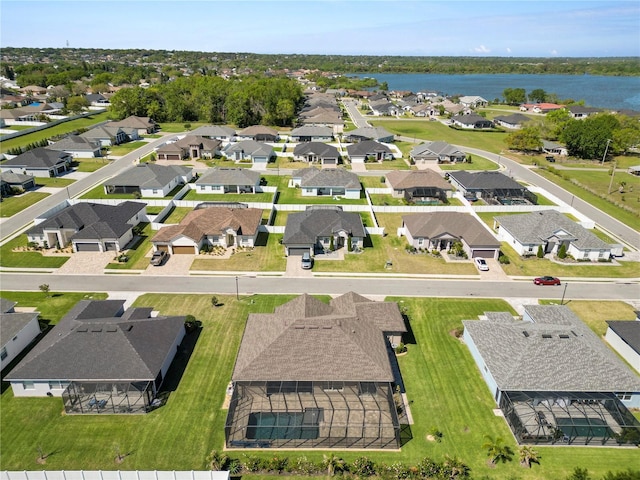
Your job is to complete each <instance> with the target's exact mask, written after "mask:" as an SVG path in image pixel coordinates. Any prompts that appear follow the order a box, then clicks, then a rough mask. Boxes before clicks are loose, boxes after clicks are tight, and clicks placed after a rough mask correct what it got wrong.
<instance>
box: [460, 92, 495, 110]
mask: <svg viewBox="0 0 640 480" xmlns="http://www.w3.org/2000/svg"><path fill="white" fill-rule="evenodd" d="M458 102H459V103H460V105H462V106H463V107H465V108H478V107H486V106H487V105H489V101H488V100H486V99H484V98H482V97H480V96H478V95H463V96H462V97H460V98H458Z"/></svg>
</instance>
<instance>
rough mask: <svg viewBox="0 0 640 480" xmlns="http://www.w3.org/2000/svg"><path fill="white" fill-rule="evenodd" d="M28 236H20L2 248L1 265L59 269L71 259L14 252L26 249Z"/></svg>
mask: <svg viewBox="0 0 640 480" xmlns="http://www.w3.org/2000/svg"><path fill="white" fill-rule="evenodd" d="M26 246H27V236H26V235H24V234H22V235H18V236H17V237H16V238H14V239H13V240H10V241H8V242H7V243H5V244H4V245H2V246H1V247H0V265H2V266H3V267H10V268H59V267H61V266H62V265H64V264H65V262H66V261H67V260H69V257H60V256H55V257H53V256H43V255H42V254H41V253H39V252H14V251H13V249H14V248H19V247H26Z"/></svg>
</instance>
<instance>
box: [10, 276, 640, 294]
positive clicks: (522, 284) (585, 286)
mask: <svg viewBox="0 0 640 480" xmlns="http://www.w3.org/2000/svg"><path fill="white" fill-rule="evenodd" d="M43 283H46V284H48V285H49V287H50V289H51V290H52V291H69V292H131V293H140V294H142V293H146V292H151V293H206V294H214V293H216V294H227V295H233V294H235V293H236V292H237V293H238V294H240V295H251V294H254V293H263V294H302V293H309V294H336V295H339V294H342V293H346V292H349V291H354V292H357V293H360V294H362V295H383V296H388V295H391V296H406V297H481V298H505V297H516V298H549V299H558V300H560V299H562V296H563V294H564V295H565V301H566V300H569V299H575V300H580V299H584V300H586V299H588V300H638V298H640V285H638V283H632V282H628V281H624V280H620V281H616V282H610V283H596V282H577V281H576V282H568V283H563V284H562V285H561V286H536V285H534V284H533V282H531V281H507V282H502V281H498V282H494V281H480V280H476V281H474V280H443V279H434V280H431V279H429V280H426V279H407V278H396V279H393V280H389V279H386V278H370V277H368V278H351V277H350V278H339V277H324V278H322V277H316V278H300V277H267V276H265V277H253V276H238V277H237V281H236V277H234V276H227V277H222V276H198V275H192V276H157V277H151V276H150V277H147V276H145V277H144V278H142V277H140V276H139V275H122V274H113V275H51V274H24V273H7V272H3V274H2V285H1V288H2V289H3V290H12V291H14V290H16V291H37V290H38V286H39V285H42V284H43ZM565 287H566V289H565ZM236 288H237V290H236Z"/></svg>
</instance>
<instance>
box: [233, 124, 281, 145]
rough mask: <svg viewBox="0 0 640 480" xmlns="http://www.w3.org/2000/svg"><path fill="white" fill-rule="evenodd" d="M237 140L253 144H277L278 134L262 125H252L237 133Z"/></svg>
mask: <svg viewBox="0 0 640 480" xmlns="http://www.w3.org/2000/svg"><path fill="white" fill-rule="evenodd" d="M238 138H239V139H242V140H253V141H255V142H277V141H278V139H279V138H280V137H279V136H278V132H277V131H275V130H274V129H273V128H269V127H265V126H264V125H253V126H251V127H247V128H245V129H243V130H240V131H239V132H238Z"/></svg>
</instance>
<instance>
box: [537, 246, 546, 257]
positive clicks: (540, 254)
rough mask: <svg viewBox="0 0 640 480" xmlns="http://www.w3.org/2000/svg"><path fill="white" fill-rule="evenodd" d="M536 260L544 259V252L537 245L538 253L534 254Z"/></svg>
mask: <svg viewBox="0 0 640 480" xmlns="http://www.w3.org/2000/svg"><path fill="white" fill-rule="evenodd" d="M536 256H537V257H538V258H544V250H543V249H542V245H538V252H537V253H536Z"/></svg>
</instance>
